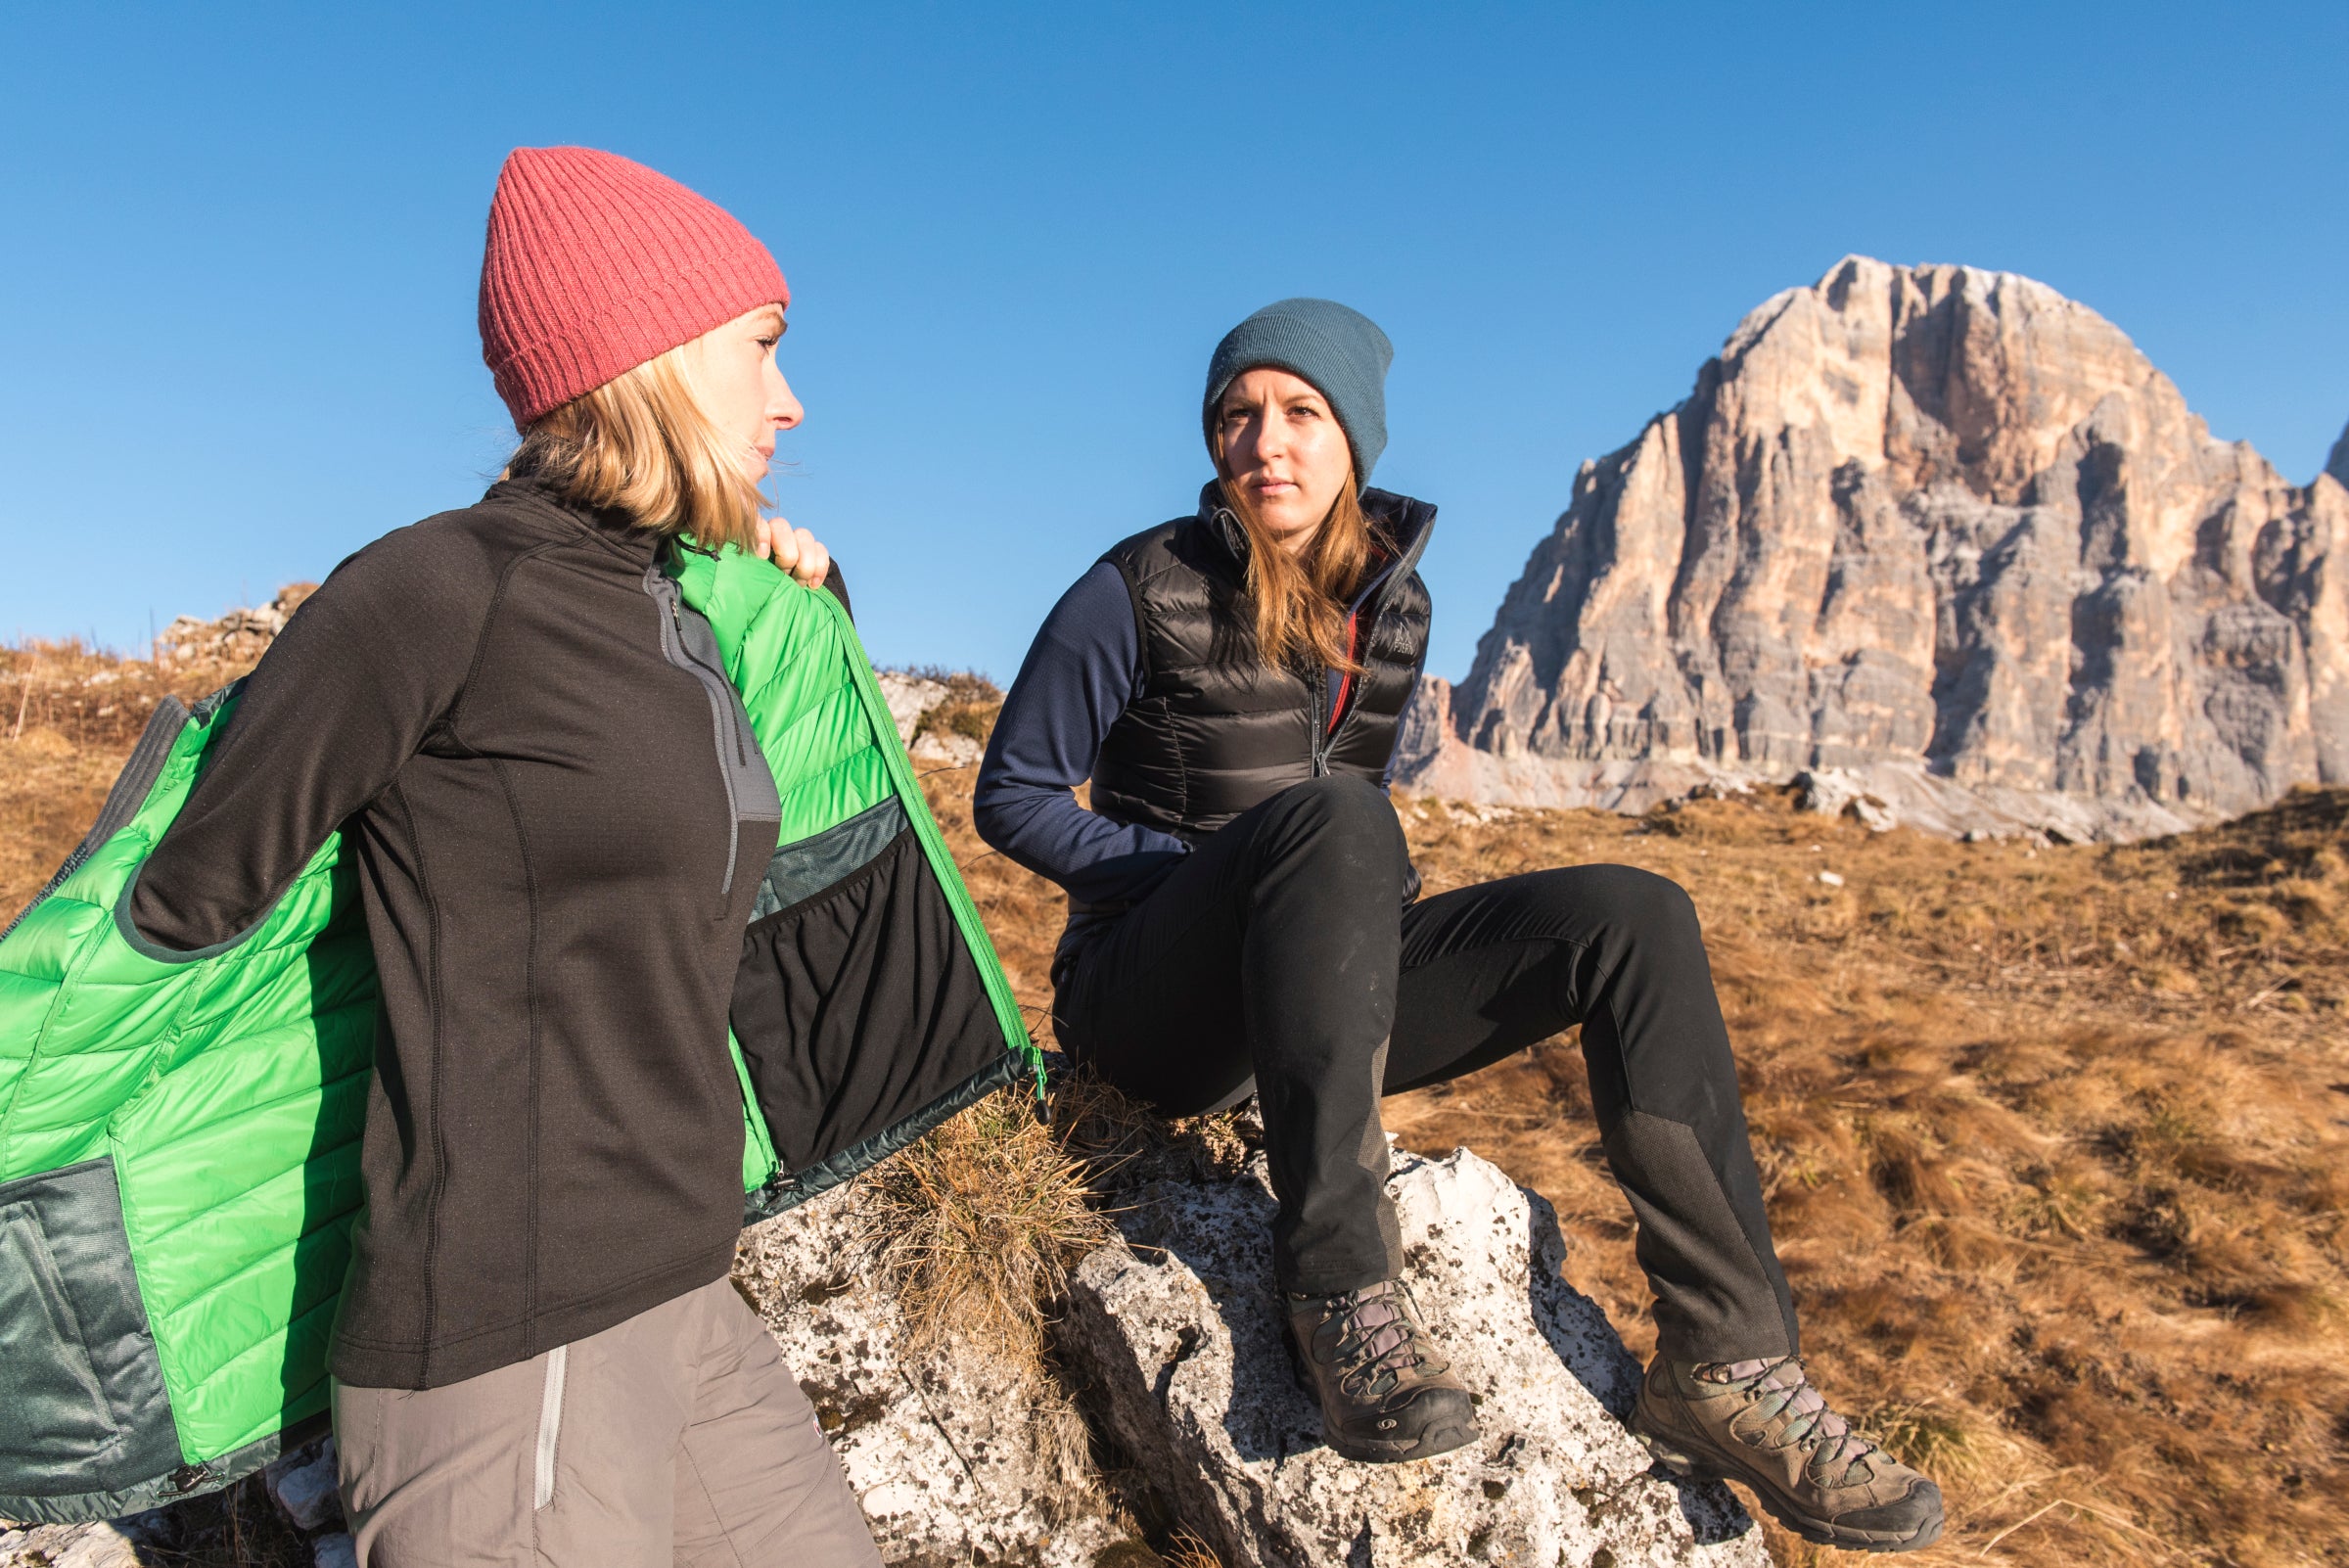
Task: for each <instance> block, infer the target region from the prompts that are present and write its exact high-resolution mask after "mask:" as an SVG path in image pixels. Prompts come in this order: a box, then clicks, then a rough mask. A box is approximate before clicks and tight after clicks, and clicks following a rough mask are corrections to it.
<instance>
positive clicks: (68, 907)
mask: <svg viewBox="0 0 2349 1568" xmlns="http://www.w3.org/2000/svg"><path fill="white" fill-rule="evenodd" d="M674 572H675V575H676V576H677V577H678V579H679V588H680V591H681V594H682V596H683V598H684V600H685V602H686V603H687V604H689V605H691V606H692V607H694V608H695V609H697V610H699V611H700V612H702V614H703V615H705V616H706V617H707V618H708V619H709V621H710V623H711V625H712V628H713V630H714V632H715V634H716V638H717V643H718V647H719V650H720V652H721V653H722V654H723V656H724V659H725V665H726V674H727V676H728V677H729V678H730V679H731V680H732V681H733V683H734V685H735V687H736V689H737V690H738V691H740V693H741V694H742V698H743V703H744V707H745V708H746V710H747V711H748V713H749V715H750V718H751V724H752V727H753V729H754V730H755V732H756V733H757V735H758V737H759V742H760V749H761V750H762V751H763V752H764V753H765V756H766V761H767V764H768V766H769V767H770V769H771V770H772V771H773V774H774V778H775V784H776V788H777V791H778V793H779V794H780V795H781V797H782V802H783V823H782V829H781V833H780V837H779V839H778V841H777V842H778V848H777V849H776V851H775V853H774V857H773V859H772V861H771V862H770V863H769V867H768V872H767V876H766V882H765V886H764V887H763V888H762V889H761V890H760V896H759V900H758V903H757V905H756V906H755V908H754V910H753V913H752V920H751V926H750V930H749V934H748V938H747V940H746V943H745V958H744V962H745V963H746V964H749V963H753V962H757V961H760V956H761V955H763V957H764V961H767V962H770V963H781V964H782V965H783V966H784V973H783V976H782V986H781V988H780V989H781V990H782V991H783V992H786V993H789V994H791V995H792V997H793V1000H792V1004H791V1005H790V1007H789V1009H788V1015H787V1016H784V1017H767V1018H763V1019H757V1020H753V1019H746V1018H745V1017H744V1016H743V1014H742V1013H741V1011H740V1009H739V1008H738V1009H737V1013H736V1019H735V1023H736V1026H737V1029H738V1030H739V1031H742V1032H743V1033H746V1034H748V1035H749V1036H750V1037H751V1038H744V1039H739V1040H734V1041H732V1042H731V1043H732V1045H733V1054H734V1060H735V1065H736V1069H737V1071H738V1073H739V1075H740V1078H741V1081H742V1091H743V1105H744V1124H745V1127H744V1149H743V1189H744V1193H745V1222H749V1221H751V1220H757V1219H761V1218H764V1217H766V1216H769V1215H773V1214H777V1213H780V1212H782V1211H783V1210H785V1209H788V1208H790V1207H791V1206H792V1205H794V1204H796V1203H798V1202H800V1201H802V1200H803V1199H805V1198H806V1197H809V1196H811V1195H812V1194H814V1193H816V1192H819V1191H821V1190H823V1189H824V1188H826V1187H829V1186H831V1185H833V1184H835V1183H837V1182H839V1181H841V1180H843V1179H845V1178H846V1177H848V1176H851V1175H852V1174H854V1173H855V1172H856V1171H858V1170H861V1169H863V1168H864V1167H866V1166H869V1165H871V1164H873V1163H874V1162H876V1161H878V1160H882V1159H885V1158H887V1157H888V1156H889V1155H890V1154H892V1153H894V1152H896V1151H897V1150H898V1149H900V1148H902V1147H903V1146H904V1145H905V1144H907V1143H908V1142H910V1141H912V1140H913V1139H914V1138H916V1137H918V1136H920V1135H921V1134H922V1133H923V1132H924V1131H926V1130H929V1129H930V1128H932V1127H934V1126H936V1125H937V1124H938V1123H940V1122H942V1121H944V1119H945V1118H946V1117H948V1116H950V1115H952V1114H953V1113H954V1112H956V1111H958V1110H960V1109H962V1108H963V1107H965V1106H967V1105H969V1104H971V1103H972V1102H974V1101H976V1100H978V1099H979V1098H981V1097H983V1096H984V1095H986V1094H987V1093H989V1092H990V1091H991V1090H993V1089H995V1088H998V1087H1002V1086H1004V1085H1006V1084H1013V1083H1017V1082H1019V1081H1021V1080H1022V1079H1024V1078H1026V1077H1027V1076H1028V1075H1030V1074H1034V1075H1035V1077H1036V1084H1037V1085H1038V1087H1039V1088H1040V1087H1041V1084H1042V1066H1041V1057H1040V1055H1039V1053H1038V1052H1037V1051H1036V1046H1035V1045H1034V1043H1033V1042H1032V1041H1031V1040H1030V1039H1029V1037H1028V1033H1027V1029H1026V1027H1025V1025H1024V1023H1023V1021H1022V1019H1021V1015H1020V1010H1019V1006H1018V1004H1017V1003H1016V1002H1015V1001H1014V1000H1013V999H1012V995H1011V991H1010V988H1009V986H1008V985H1007V984H1006V983H1005V981H1004V978H1003V973H1002V970H1001V968H1000V966H999V965H998V964H997V963H996V960H995V956H994V951H993V949H992V947H991V946H990V945H989V942H988V938H987V933H986V930H985V929H984V928H983V927H982V926H981V924H980V922H979V917H978V914H977V912H976V911H975V910H974V909H973V907H972V905H971V900H970V897H969V895H968V893H966V892H965V890H964V888H963V885H962V879H961V877H960V875H959V874H958V873H957V872H956V870H955V866H954V862H953V860H952V859H951V857H949V855H948V854H947V853H946V848H945V845H944V841H943V840H942V839H941V837H940V835H939V831H938V826H937V824H936V822H935V821H933V820H932V818H931V816H930V812H929V810H928V808H927V807H925V806H924V804H923V800H922V794H921V790H920V788H919V786H918V785H917V784H916V783H915V780H914V776H913V773H912V770H911V768H910V766H909V765H908V763H907V761H906V757H905V752H904V748H903V747H902V746H900V745H899V744H898V737H897V731H896V727H895V725H894V723H893V722H892V720H891V717H890V713H889V709H888V706H887V704H886V703H885V702H884V701H883V699H882V696H881V691H880V688H879V686H878V685H877V684H876V683H875V681H874V679H873V672H872V668H871V666H870V665H869V664H868V663H867V662H866V660H865V656H864V650H863V648H862V646H861V645H860V644H859V643H858V641H857V639H856V634H855V631H854V630H853V628H852V626H851V624H850V623H849V620H848V616H847V613H846V612H845V611H844V610H843V609H842V608H841V606H840V605H839V603H838V602H837V601H836V600H835V599H834V598H833V596H832V595H830V594H828V593H821V592H808V591H806V590H805V589H803V588H801V587H799V586H798V585H796V584H794V583H792V582H791V581H790V580H789V579H788V578H786V577H785V576H783V575H782V574H780V573H778V572H776V571H775V570H774V569H773V568H772V567H769V566H767V565H765V564H764V563H760V562H755V561H751V560H748V559H746V558H744V557H741V556H738V555H733V554H728V555H725V556H721V557H711V556H706V555H700V554H695V553H691V552H687V553H684V554H683V556H682V561H681V564H680V565H679V566H678V567H676V568H675V569H674ZM236 694H237V688H236V687H234V686H231V687H229V688H228V689H227V690H225V691H223V692H221V693H219V694H217V695H215V696H214V697H211V698H208V699H207V700H206V701H204V702H202V703H199V704H198V705H197V706H196V707H195V708H194V709H193V710H189V709H185V708H182V707H181V706H180V705H179V704H178V703H177V702H166V703H165V704H164V705H163V709H162V710H161V711H160V712H159V713H158V714H157V715H156V716H155V719H154V721H153V722H152V723H150V725H149V726H148V729H147V732H146V734H145V736H144V737H143V738H142V739H141V740H140V742H139V745H138V748H137V750H136V751H135V752H134V753H133V754H132V756H131V759H130V761H129V763H128V764H127V765H126V766H125V767H124V769H123V771H122V775H121V777H120V778H119V779H118V780H117V781H116V783H115V788H114V790H113V793H112V794H111V795H110V796H109V797H108V799H107V802H106V805H105V807H104V808H103V809H102V810H101V811H100V813H99V817H98V821H97V823H96V824H95V825H94V826H93V827H92V828H91V829H90V832H89V834H88V836H87V837H86V838H84V839H83V840H82V842H81V844H80V845H79V847H77V848H76V849H75V850H74V851H73V853H72V854H71V855H70V856H69V857H68V859H67V860H66V863H65V865H64V866H63V867H61V868H60V870H59V871H58V874H57V875H56V876H55V877H54V878H52V879H51V881H50V883H49V885H48V886H47V887H46V888H44V889H43V890H42V891H41V894H40V896H39V897H38V898H37V899H35V900H34V901H33V903H32V904H31V906H30V907H29V908H27V909H26V910H25V911H24V912H23V914H22V915H20V916H19V917H18V919H17V920H16V922H15V923H14V924H13V925H12V926H10V927H9V929H8V930H7V932H6V933H5V934H4V935H0V1519H13V1520H18V1521H26V1522H30V1521H46V1522H64V1521H71V1520H81V1519H94V1518H106V1517H111V1516H115V1515H118V1514H122V1513H126V1512H131V1511H134V1510H136V1509H140V1508H145V1507H151V1506H154V1505H155V1504H157V1503H159V1502H164V1501H169V1500H172V1499H177V1498H183V1497H188V1496H192V1495H194V1494H196V1493H200V1492H205V1491H208V1490H211V1489H213V1488H216V1487H220V1486H223V1485H225V1484H227V1483H228V1482H230V1481H233V1480H235V1479H236V1478H238V1477H239V1476H241V1475H244V1474H247V1473H249V1472H251V1471H252V1470H253V1469H255V1468H256V1467H258V1466H260V1465H262V1464H265V1463H267V1462H268V1461H269V1460H270V1459H271V1458H273V1457H275V1456H276V1455H277V1454H278V1453H281V1452H283V1451H285V1450H287V1449H289V1448H291V1447H294V1446H297V1445H299V1443H302V1442H305V1441H307V1440H308V1438H309V1437H310V1435H312V1434H313V1433H315V1432H317V1431H319V1430H322V1429H323V1426H324V1423H325V1420H326V1411H327V1393H328V1388H327V1373H326V1363H327V1352H328V1348H329V1344H330V1342H331V1340H332V1337H333V1333H334V1316H335V1306H336V1301H337V1298H338V1296H339V1294H340V1292H341V1290H342V1286H343V1276H344V1268H345V1263H346V1261H347V1258H348V1252H349V1239H348V1238H349V1232H350V1226H351V1222H352V1221H353V1220H354V1219H355V1218H356V1217H357V1214H358V1211H359V1207H360V1204H361V1201H362V1192H361V1184H360V1177H359V1161H358V1155H359V1134H360V1128H361V1122H362V1117H363V1114H364V1106H365V1100H366V1094H367V1088H368V1078H369V1074H370V1073H371V1072H372V1071H373V1062H374V1028H375V1016H376V1014H375V985H376V981H375V966H374V959H373V956H372V953H371V950H370V948H369V945H368V938H367V933H366V930H365V927H364V923H363V921H362V919H361V915H360V911H359V906H358V899H357V897H356V890H355V887H354V882H353V877H352V874H351V871H350V868H349V867H348V866H347V865H346V864H345V862H344V859H343V852H342V845H341V844H340V842H339V841H338V839H336V838H331V837H330V838H329V839H328V840H327V841H326V842H325V843H324V844H322V845H320V846H319V848H318V851H317V853H315V854H314V855H312V856H311V857H310V860H309V863H308V864H307V866H306V867H304V869H303V870H302V872H301V873H300V875H299V877H298V878H297V879H296V881H295V883H294V885H293V887H292V889H291V890H290V891H289V892H288V893H287V894H286V895H285V897H284V898H283V899H280V900H279V902H278V903H277V905H276V906H275V908H274V909H273V910H272V911H271V912H270V914H269V915H268V916H267V917H266V918H265V919H264V920H263V921H262V922H261V923H260V924H258V925H257V926H256V927H255V928H254V929H253V931H252V932H251V933H250V934H249V935H248V936H246V937H245V938H244V939H243V940H242V941H240V942H239V943H238V944H237V945H235V946H233V947H231V948H229V949H227V950H226V951H223V952H219V953H217V954H215V955H213V956H210V957H207V958H204V959H201V960H198V961H195V962H187V963H176V964H172V963H161V962H157V961H155V960H153V959H150V958H147V957H145V956H142V955H141V954H140V953H139V952H138V951H137V950H135V949H134V948H133V947H132V946H131V945H130V944H129V943H127V942H126V941H124V939H123V936H122V933H121V928H120V922H121V921H122V920H123V919H124V918H125V916H124V914H123V912H122V905H123V904H124V903H125V902H126V900H125V899H124V893H125V890H126V889H127V888H128V887H129V886H130V884H131V881H132V877H133V874H134V873H135V872H136V870H137V869H138V867H139V864H140V862H141V861H142V860H143V859H144V858H145V857H146V855H147V853H148V852H149V851H150V850H151V849H153V848H154V846H155V844H156V843H157V841H158V840H159V839H160V838H161V835H162V833H163V830H164V829H165V828H166V827H168V826H169V825H170V823H171V820H172V818H173V817H174V815H175V814H176V813H177V812H178V810H179V808H180V807H181V805H182V803H183V802H184V801H185V800H186V798H187V795H188V791H189V788H190V786H191V784H192V783H193V782H194V780H195V777H196V774H197V772H198V770H199V769H200V768H201V767H202V765H203V761H204V756H205V751H206V748H207V745H208V744H209V743H210V741H211V739H212V737H213V736H215V735H216V734H218V733H219V731H220V727H221V725H222V724H223V723H224V722H225V721H226V719H227V717H228V715H229V714H230V713H231V712H232V711H233V709H234V707H235V704H236ZM775 989H776V988H772V987H770V988H769V990H770V991H772V990H775ZM835 1002H837V1003H838V1004H837V1005H833V1003H835ZM942 1019H944V1020H946V1021H947V1022H946V1023H945V1024H944V1025H942V1024H941V1023H940V1020H942ZM786 1033H787V1034H790V1035H791V1036H793V1037H794V1038H761V1037H762V1036H774V1035H778V1034H786ZM778 1149H781V1150H783V1151H785V1152H784V1153H782V1154H778V1152H777V1151H778Z"/></svg>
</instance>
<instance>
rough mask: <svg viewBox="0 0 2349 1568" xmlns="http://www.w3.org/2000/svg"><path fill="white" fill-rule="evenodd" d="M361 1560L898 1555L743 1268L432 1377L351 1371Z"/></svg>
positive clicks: (760, 1563)
mask: <svg viewBox="0 0 2349 1568" xmlns="http://www.w3.org/2000/svg"><path fill="white" fill-rule="evenodd" d="M335 1437H336V1443H337V1447H338V1451H339V1453H341V1456H342V1460H341V1464H342V1476H341V1479H342V1483H343V1507H344V1511H345V1513H346V1514H347V1515H348V1516H349V1519H350V1529H351V1534H352V1535H353V1536H354V1537H355V1538H356V1539H357V1543H358V1555H359V1565H360V1568H492V1565H494V1568H524V1565H531V1568H536V1565H550V1568H668V1565H669V1564H671V1563H674V1564H677V1565H678V1568H689V1565H690V1568H705V1565H707V1568H773V1565H782V1564H790V1565H792V1568H868V1565H869V1568H879V1564H880V1561H881V1554H880V1553H879V1552H878V1551H876V1550H875V1549H874V1548H873V1539H872V1535H871V1533H870V1532H869V1531H867V1530H866V1528H865V1523H864V1515H863V1513H862V1511H861V1510H859V1509H858V1507H857V1505H856V1498H855V1495H854V1494H853V1493H852V1492H851V1491H850V1490H849V1483H848V1477H847V1476H846V1475H845V1474H844V1473H843V1472H842V1470H841V1467H840V1459H839V1457H838V1456H837V1455H836V1454H834V1453H833V1452H832V1448H831V1445H829V1444H828V1443H826V1442H825V1441H824V1437H823V1434H822V1433H821V1432H820V1431H818V1430H817V1429H816V1424H815V1412H814V1411H813V1410H811V1409H810V1408H809V1407H808V1405H807V1400H806V1396H805V1395H803V1394H802V1393H801V1392H800V1388H799V1385H798V1384H797V1383H796V1382H794V1381H793V1380H792V1376H791V1373H790V1372H789V1371H788V1370H787V1369H786V1368H785V1367H784V1365H783V1362H782V1359H781V1358H780V1357H778V1356H777V1355H776V1354H775V1344H774V1341H773V1340H771V1339H769V1338H768V1337H767V1333H766V1329H765V1327H764V1325H762V1324H761V1323H760V1321H759V1317H758V1314H755V1313H753V1312H752V1311H751V1310H750V1308H749V1307H747V1306H745V1305H744V1303H743V1300H742V1298H741V1297H740V1296H738V1295H736V1294H735V1293H734V1287H733V1284H732V1282H731V1281H728V1280H724V1279H720V1280H718V1281H716V1282H715V1283H714V1284H709V1285H705V1286H703V1287H702V1288H701V1289H699V1290H696V1291H692V1292H689V1293H688V1294H686V1295H683V1296H679V1297H678V1298H677V1299H676V1300H674V1301H670V1302H665V1303H663V1304H662V1305H661V1306H659V1307H655V1308H654V1309H652V1310H651V1311H650V1312H646V1313H639V1314H637V1315H636V1316H634V1317H631V1318H629V1319H628V1320H627V1321H626V1322H623V1323H619V1324H616V1325H614V1326H613V1327H611V1328H607V1329H605V1330H604V1331H603V1332H602V1333H600V1334H592V1335H589V1336H588V1337H587V1338H585V1339H582V1340H580V1341H578V1342H577V1343H576V1344H572V1345H566V1346H564V1347H563V1348H562V1349H560V1350H554V1351H549V1352H547V1353H546V1354H545V1355H543V1356H540V1357H538V1358H536V1359H535V1360H528V1361H523V1362H521V1363H519V1364H517V1365H513V1366H501V1367H499V1368H498V1369H497V1370H496V1371H494V1372H484V1373H483V1374H482V1375H481V1376H479V1377H473V1378H467V1379H466V1380H465V1381H464V1382H462V1383H451V1384H449V1385H448V1386H447V1387H445V1388H432V1389H423V1390H411V1389H391V1388H353V1387H349V1386H346V1385H344V1384H341V1383H338V1384H336V1385H335Z"/></svg>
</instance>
